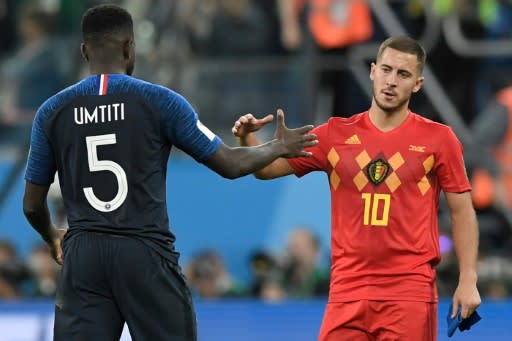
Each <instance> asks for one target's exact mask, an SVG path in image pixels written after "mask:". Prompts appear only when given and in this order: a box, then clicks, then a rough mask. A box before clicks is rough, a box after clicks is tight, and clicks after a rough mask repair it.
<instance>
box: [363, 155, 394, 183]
mask: <svg viewBox="0 0 512 341" xmlns="http://www.w3.org/2000/svg"><path fill="white" fill-rule="evenodd" d="M367 172H368V179H370V181H371V182H372V183H373V184H374V185H378V184H380V183H381V182H382V181H384V179H386V177H387V176H388V174H389V164H388V163H387V162H386V161H384V160H382V159H378V160H374V161H372V162H370V164H369V165H368V168H367Z"/></svg>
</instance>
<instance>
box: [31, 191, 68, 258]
mask: <svg viewBox="0 0 512 341" xmlns="http://www.w3.org/2000/svg"><path fill="white" fill-rule="evenodd" d="M49 188H50V186H49V185H44V186H43V185H36V184H33V183H31V182H29V181H27V182H26V185H25V195H24V196H23V213H24V214H25V217H26V218H27V220H28V222H29V223H30V225H32V227H33V228H34V229H35V230H36V231H37V232H38V233H39V234H40V235H41V237H42V238H43V240H44V241H45V242H46V244H48V247H49V248H50V251H51V253H52V256H53V258H54V259H55V261H56V262H57V263H59V264H62V262H63V258H62V248H61V242H62V239H63V237H64V234H65V233H66V230H59V229H57V228H55V226H53V224H52V222H51V220H50V213H49V210H48V204H47V202H46V197H47V195H48V189H49Z"/></svg>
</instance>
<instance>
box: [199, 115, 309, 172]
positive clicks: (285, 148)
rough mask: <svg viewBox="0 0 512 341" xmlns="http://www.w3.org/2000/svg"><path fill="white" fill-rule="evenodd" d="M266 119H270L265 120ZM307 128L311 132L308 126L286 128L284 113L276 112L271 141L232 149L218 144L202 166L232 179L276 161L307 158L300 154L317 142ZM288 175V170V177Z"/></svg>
mask: <svg viewBox="0 0 512 341" xmlns="http://www.w3.org/2000/svg"><path fill="white" fill-rule="evenodd" d="M267 120H270V121H271V120H272V119H269V118H267ZM311 129H313V126H312V125H307V126H304V127H301V128H296V129H288V128H287V127H286V125H285V123H284V113H283V112H282V111H280V112H278V115H277V127H276V133H275V138H274V139H273V140H271V141H269V142H266V143H263V144H257V145H254V146H243V147H234V148H233V147H229V146H226V145H225V144H222V145H221V146H220V147H219V149H218V150H217V152H215V154H213V156H212V157H211V158H210V159H209V160H208V161H206V162H205V164H206V166H208V167H209V168H211V169H212V170H214V171H215V172H217V173H218V174H220V175H222V176H224V177H226V178H230V179H234V178H238V177H241V176H244V175H247V174H250V173H254V172H256V171H258V170H260V169H262V168H264V167H266V166H268V165H269V164H271V163H272V162H273V161H275V160H276V159H278V158H294V157H310V156H311V153H309V152H306V151H304V148H307V147H311V146H314V145H316V144H317V143H318V140H317V138H316V136H315V135H313V134H309V131H310V130H311ZM283 161H285V160H284V159H283ZM285 162H286V161H285ZM288 167H290V166H289V165H288ZM291 172H292V169H291V167H290V172H289V173H288V174H291ZM283 175H284V174H283Z"/></svg>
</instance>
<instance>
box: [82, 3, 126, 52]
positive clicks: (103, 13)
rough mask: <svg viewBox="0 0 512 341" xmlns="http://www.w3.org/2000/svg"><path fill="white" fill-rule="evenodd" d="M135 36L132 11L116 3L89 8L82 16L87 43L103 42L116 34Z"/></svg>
mask: <svg viewBox="0 0 512 341" xmlns="http://www.w3.org/2000/svg"><path fill="white" fill-rule="evenodd" d="M120 34H124V35H130V36H133V20H132V16H131V15H130V13H129V12H128V11H127V10H125V9H124V8H122V7H119V6H116V5H112V4H109V5H98V6H95V7H91V8H89V9H88V10H87V11H86V12H85V13H84V15H83V17H82V36H83V40H84V42H86V43H101V42H103V41H105V40H108V39H109V38H112V37H114V36H116V35H120Z"/></svg>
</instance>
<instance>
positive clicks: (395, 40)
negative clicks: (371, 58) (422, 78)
mask: <svg viewBox="0 0 512 341" xmlns="http://www.w3.org/2000/svg"><path fill="white" fill-rule="evenodd" d="M388 47H389V48H392V49H394V50H398V51H400V52H405V53H410V54H413V55H415V56H416V57H417V58H418V71H419V73H420V74H421V73H422V72H423V67H424V66H425V62H426V59H427V54H426V52H425V49H424V48H423V46H421V45H420V44H419V43H418V42H417V41H416V40H414V39H412V38H409V37H407V36H393V37H390V38H388V39H386V40H384V41H383V42H382V44H380V47H379V52H377V61H379V59H380V58H381V57H382V54H383V53H384V51H385V50H386V49H387V48H388Z"/></svg>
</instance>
